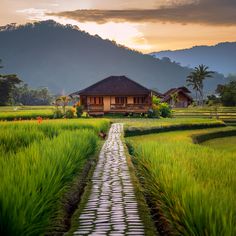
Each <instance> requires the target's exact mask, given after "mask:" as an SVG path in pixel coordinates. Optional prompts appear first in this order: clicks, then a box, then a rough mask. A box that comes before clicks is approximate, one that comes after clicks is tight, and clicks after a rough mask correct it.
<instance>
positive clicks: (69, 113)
mask: <svg viewBox="0 0 236 236" xmlns="http://www.w3.org/2000/svg"><path fill="white" fill-rule="evenodd" d="M65 117H66V118H69V119H71V118H74V117H75V113H74V110H73V109H72V108H71V109H68V110H67V111H66V113H65Z"/></svg>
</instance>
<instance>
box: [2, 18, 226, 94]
mask: <svg viewBox="0 0 236 236" xmlns="http://www.w3.org/2000/svg"><path fill="white" fill-rule="evenodd" d="M0 58H1V59H2V60H3V65H4V70H3V72H5V73H17V74H18V75H19V76H20V78H22V79H23V80H24V81H25V82H27V83H28V84H29V85H30V86H33V87H39V86H47V87H49V89H51V90H52V91H53V92H54V93H61V92H62V91H65V92H66V93H71V92H74V91H78V90H81V89H83V88H86V87H87V86H89V85H91V84H94V83H95V82H97V81H99V80H101V79H104V78H106V77H108V76H110V75H125V76H127V77H128V78H130V79H132V80H134V81H136V82H138V83H140V84H142V85H143V86H145V87H147V88H157V89H158V90H159V91H160V92H164V91H166V90H168V89H170V88H172V87H180V86H183V85H185V80H186V76H187V75H188V74H189V72H190V69H189V68H186V67H182V66H180V65H178V64H177V63H173V62H170V61H168V60H159V59H155V58H153V57H152V56H150V55H144V54H142V53H139V52H136V51H133V50H130V49H128V48H126V47H124V46H120V45H117V44H115V43H114V42H112V41H110V40H103V39H102V38H100V37H99V36H91V35H89V34H88V33H86V32H84V31H81V30H80V29H79V28H78V27H75V26H71V25H66V26H64V25H61V24H59V23H56V22H54V21H52V20H49V21H42V22H36V23H33V24H32V23H28V24H25V25H21V26H16V25H14V24H11V25H7V26H5V27H4V26H3V27H1V28H0ZM224 82H225V80H224V77H223V76H222V75H220V74H216V75H215V79H212V80H209V81H208V82H207V85H206V89H207V90H208V91H213V90H214V89H215V88H216V85H217V84H218V83H224Z"/></svg>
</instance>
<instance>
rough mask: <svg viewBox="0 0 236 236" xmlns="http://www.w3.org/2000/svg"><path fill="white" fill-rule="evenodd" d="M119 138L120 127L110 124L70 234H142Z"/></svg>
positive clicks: (115, 235)
mask: <svg viewBox="0 0 236 236" xmlns="http://www.w3.org/2000/svg"><path fill="white" fill-rule="evenodd" d="M122 135H123V124H112V126H111V128H110V131H109V135H108V138H107V140H106V142H105V144H104V145H103V147H102V150H101V152H100V155H99V160H98V163H97V166H96V169H95V171H94V174H93V177H92V190H91V193H90V196H89V198H88V202H87V203H86V205H85V208H84V209H83V211H82V213H81V215H80V217H79V228H78V229H77V230H76V231H75V232H74V235H111V236H112V235H114V236H118V235H136V236H139V235H144V227H143V224H142V222H141V219H140V217H139V213H138V204H137V200H136V197H135V194H134V187H133V184H132V182H131V177H130V174H129V169H128V165H127V161H126V156H125V151H124V144H123V142H122V140H121V136H122Z"/></svg>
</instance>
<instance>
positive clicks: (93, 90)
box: [71, 76, 152, 115]
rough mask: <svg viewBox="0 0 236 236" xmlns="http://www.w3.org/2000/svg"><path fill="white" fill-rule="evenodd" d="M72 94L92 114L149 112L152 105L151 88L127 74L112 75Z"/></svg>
mask: <svg viewBox="0 0 236 236" xmlns="http://www.w3.org/2000/svg"><path fill="white" fill-rule="evenodd" d="M71 96H72V97H76V96H78V97H79V98H80V103H81V105H82V106H83V109H84V111H86V112H88V113H89V114H91V115H99V114H101V115H102V114H105V113H123V114H128V113H147V112H148V110H149V109H150V108H151V107H152V93H151V90H149V89H147V88H145V87H143V86H142V85H140V84H138V83H137V82H135V81H133V80H131V79H129V78H127V77H126V76H110V77H108V78H106V79H103V80H101V81H99V82H97V83H95V84H93V85H91V86H89V87H87V88H85V89H83V90H81V91H78V92H75V93H73V94H71Z"/></svg>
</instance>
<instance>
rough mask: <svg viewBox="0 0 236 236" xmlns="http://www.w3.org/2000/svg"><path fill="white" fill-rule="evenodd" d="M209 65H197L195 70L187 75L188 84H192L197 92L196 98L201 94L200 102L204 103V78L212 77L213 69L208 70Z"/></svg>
mask: <svg viewBox="0 0 236 236" xmlns="http://www.w3.org/2000/svg"><path fill="white" fill-rule="evenodd" d="M208 69H209V67H208V66H205V65H203V64H201V65H199V66H198V67H195V68H194V70H193V71H192V72H191V73H190V75H189V76H187V80H186V82H187V83H188V84H187V86H192V87H193V90H195V92H196V98H197V96H198V95H199V98H200V104H201V105H203V98H204V90H203V88H204V84H203V82H204V80H205V79H207V78H212V74H213V73H214V72H213V71H209V70H208Z"/></svg>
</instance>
